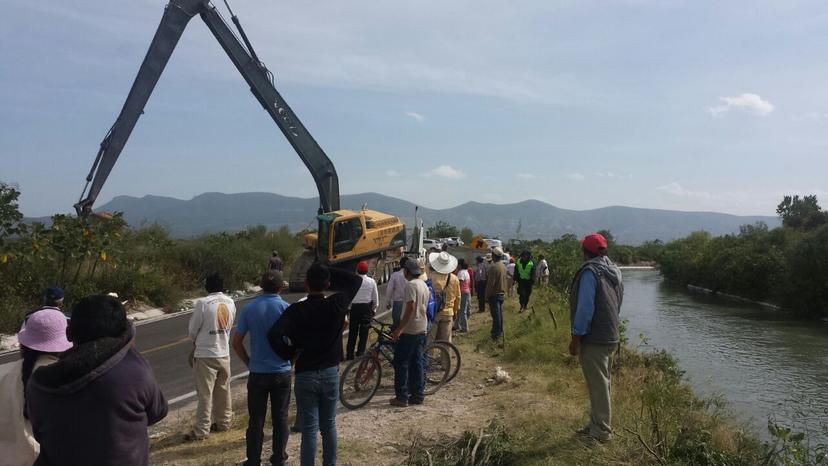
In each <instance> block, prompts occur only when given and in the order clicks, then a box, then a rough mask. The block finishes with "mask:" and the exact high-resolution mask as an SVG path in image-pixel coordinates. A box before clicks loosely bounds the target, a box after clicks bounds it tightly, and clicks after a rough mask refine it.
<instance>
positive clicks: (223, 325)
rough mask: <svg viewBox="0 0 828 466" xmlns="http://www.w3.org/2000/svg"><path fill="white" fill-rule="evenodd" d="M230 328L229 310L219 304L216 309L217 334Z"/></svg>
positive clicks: (222, 304) (224, 305)
mask: <svg viewBox="0 0 828 466" xmlns="http://www.w3.org/2000/svg"><path fill="white" fill-rule="evenodd" d="M229 327H230V309H228V308H227V305H226V304H224V303H220V304H219V305H218V309H216V329H217V330H218V332H226V331H227V330H229Z"/></svg>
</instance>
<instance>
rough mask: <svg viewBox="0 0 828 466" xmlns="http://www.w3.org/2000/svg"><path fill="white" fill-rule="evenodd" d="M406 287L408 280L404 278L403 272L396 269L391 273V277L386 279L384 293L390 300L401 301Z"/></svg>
mask: <svg viewBox="0 0 828 466" xmlns="http://www.w3.org/2000/svg"><path fill="white" fill-rule="evenodd" d="M407 287H408V280H406V279H405V274H404V273H403V271H402V270H397V271H396V272H394V273H392V274H391V279H389V280H388V286H387V287H386V288H385V295H386V296H387V297H388V299H390V300H391V302H395V301H397V302H402V300H403V298H404V297H405V290H406V288H407Z"/></svg>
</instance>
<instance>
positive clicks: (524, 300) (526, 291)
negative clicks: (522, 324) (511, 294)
mask: <svg viewBox="0 0 828 466" xmlns="http://www.w3.org/2000/svg"><path fill="white" fill-rule="evenodd" d="M532 285H533V282H532V279H531V278H530V279H529V280H518V283H517V292H518V301H520V308H521V309H526V308H527V307H528V306H529V297H530V296H532Z"/></svg>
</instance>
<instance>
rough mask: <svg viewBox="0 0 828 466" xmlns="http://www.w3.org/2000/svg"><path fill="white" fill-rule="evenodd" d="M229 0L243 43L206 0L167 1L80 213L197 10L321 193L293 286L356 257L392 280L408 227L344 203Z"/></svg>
mask: <svg viewBox="0 0 828 466" xmlns="http://www.w3.org/2000/svg"><path fill="white" fill-rule="evenodd" d="M225 5H226V6H227V9H228V11H229V12H230V16H231V19H232V21H233V24H235V26H236V28H237V29H238V32H239V35H240V37H241V41H240V40H239V38H238V37H237V36H236V35H235V34H234V32H233V30H232V29H231V28H230V26H229V25H228V24H227V23H226V22H225V21H224V19H223V18H222V16H221V14H220V13H219V12H218V11H217V10H216V8H215V7H214V6H213V5H212V4H211V3H210V2H209V1H208V0H170V2H169V3H168V4H167V6H166V8H165V9H164V15H163V16H162V18H161V23H160V24H159V25H158V29H157V30H156V32H155V36H154V37H153V39H152V43H151V44H150V47H149V50H148V51H147V54H146V56H145V57H144V61H143V63H142V64H141V68H140V69H139V70H138V75H137V76H136V77H135V81H134V82H133V84H132V88H131V89H130V91H129V94H128V95H127V99H126V102H124V106H123V108H122V109H121V113H120V114H119V115H118V118H117V119H116V120H115V123H114V124H113V125H112V128H111V129H110V130H109V132H108V133H107V135H106V137H105V138H104V139H103V141H102V142H101V146H100V149H99V151H98V154H97V156H96V157H95V161H94V162H93V164H92V169H91V170H90V171H89V175H87V177H86V186H85V187H84V189H83V192H82V193H81V196H80V200H79V201H78V203H77V204H75V210H76V211H77V213H78V215H88V214H90V213H91V212H92V205H93V204H94V202H95V200H96V199H97V197H98V194H99V193H100V191H101V188H102V187H103V184H104V183H105V182H106V179H107V177H108V176H109V174H110V172H111V171H112V168H113V166H114V165H115V162H116V161H117V160H118V157H119V156H120V154H121V151H122V150H123V148H124V145H125V144H126V142H127V140H128V139H129V136H130V134H131V133H132V130H133V129H134V128H135V124H136V123H137V122H138V118H139V117H140V116H141V115H142V114H143V112H144V106H145V105H146V103H147V101H148V100H149V97H150V95H151V94H152V91H153V89H154V88H155V85H156V84H157V83H158V79H159V78H160V77H161V73H162V72H163V71H164V67H165V66H166V65H167V62H168V61H169V59H170V56H171V55H172V52H173V50H174V49H175V46H176V44H177V43H178V40H179V39H180V38H181V35H182V34H183V33H184V29H185V28H186V26H187V24H188V23H189V21H190V19H191V18H192V17H194V16H195V15H199V16H200V17H201V19H202V20H203V21H204V23H205V24H206V25H207V28H209V29H210V32H212V33H213V36H214V37H215V38H216V40H217V41H218V42H219V44H220V45H221V47H222V49H224V51H225V53H227V56H228V57H229V58H230V61H232V62H233V65H235V66H236V69H238V71H239V73H241V75H242V77H243V78H244V80H245V81H246V82H247V84H248V85H249V86H250V91H251V92H252V93H253V96H254V97H255V98H256V100H258V101H259V103H260V104H261V105H262V107H263V108H264V109H265V111H266V112H267V113H268V114H269V115H270V117H271V118H272V119H273V121H274V122H275V123H276V125H277V126H278V127H279V129H280V130H281V131H282V134H284V136H285V137H286V138H287V140H288V141H289V142H290V144H291V146H293V148H294V150H295V151H296V153H297V154H298V155H299V157H300V158H301V159H302V161H303V162H304V163H305V166H306V167H307V168H308V170H309V171H310V173H311V175H312V176H313V179H314V182H315V183H316V187H317V189H318V191H319V210H318V215H317V223H318V228H317V232H316V233H310V234H308V235H307V236H306V237H305V247H306V251H305V253H304V254H303V255H302V256H301V257H300V258H299V259H298V260H297V261H296V263H295V264H294V266H293V268H292V271H291V274H290V278H289V282H290V287H291V289H293V290H300V289H303V288H304V280H305V272H306V271H307V269H308V267H309V266H310V265H311V264H312V263H313V262H317V261H318V262H323V263H327V264H330V265H332V266H335V267H341V268H351V269H353V268H355V266H356V263H357V262H358V261H360V260H367V261H368V262H369V273H371V274H372V275H373V276H374V278H375V279H376V280H377V281H378V282H380V283H383V282H385V281H387V280H388V279H389V278H390V276H391V271H392V269H393V268H394V267H395V266H396V265H397V264H398V263H399V259H400V258H401V257H402V255H403V254H404V248H405V245H406V238H405V225H403V223H402V221H400V219H399V218H398V217H395V216H393V215H389V214H385V213H382V212H377V211H373V210H368V209H366V208H363V209H361V210H357V211H354V210H346V209H341V208H340V205H339V178H338V177H337V174H336V169H335V168H334V165H333V162H331V160H330V159H329V158H328V156H327V155H326V154H325V152H324V151H323V150H322V148H321V147H320V146H319V144H318V143H317V142H316V140H314V138H313V136H311V134H310V132H308V130H307V129H306V128H305V126H304V125H303V124H302V122H301V121H300V120H299V117H297V116H296V114H295V113H294V112H293V110H291V108H290V107H289V106H288V104H287V102H285V100H284V99H283V98H282V96H281V95H280V94H279V92H278V91H277V90H276V88H275V86H274V84H273V74H272V73H271V72H270V71H269V70H268V69H267V68H266V67H265V65H264V63H262V61H261V60H259V57H258V56H257V55H256V52H255V51H254V50H253V46H252V45H251V44H250V41H249V40H248V38H247V35H246V34H245V32H244V29H243V28H242V26H241V23H240V22H239V20H238V17H237V16H236V15H235V14H234V13H233V11H232V10H231V9H230V5H229V4H227V1H226V0H225ZM242 41H243V43H242Z"/></svg>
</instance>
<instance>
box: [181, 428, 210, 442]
mask: <svg viewBox="0 0 828 466" xmlns="http://www.w3.org/2000/svg"><path fill="white" fill-rule="evenodd" d="M206 438H207V436H206V435H205V436H203V437H201V436H198V435H196V433H195V432H193V431H192V430H191V431H189V432H187V433H186V434H184V441H185V442H201V441H203V440H204V439H206Z"/></svg>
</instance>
